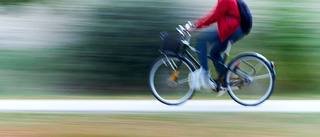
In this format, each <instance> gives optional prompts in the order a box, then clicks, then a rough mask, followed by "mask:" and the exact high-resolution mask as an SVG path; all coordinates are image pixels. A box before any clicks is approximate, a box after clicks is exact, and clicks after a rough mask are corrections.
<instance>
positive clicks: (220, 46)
mask: <svg viewBox="0 0 320 137" xmlns="http://www.w3.org/2000/svg"><path fill="white" fill-rule="evenodd" d="M240 21H241V17H240V13H239V9H238V4H237V0H218V1H217V4H216V6H215V8H214V9H213V10H212V11H211V12H210V13H209V14H207V15H205V16H203V17H201V18H200V19H198V20H197V21H196V22H195V23H194V25H193V27H188V28H187V30H188V31H189V32H191V31H194V30H195V29H202V28H206V27H207V29H205V30H203V31H200V32H199V33H198V35H197V36H196V49H197V50H198V51H199V52H200V53H198V57H199V61H200V64H201V68H200V70H197V71H198V72H200V76H199V77H200V81H201V84H202V87H204V88H212V89H213V90H214V91H216V84H215V83H213V82H211V81H210V79H209V78H210V77H209V75H210V74H209V70H208V62H207V45H208V44H209V43H213V45H212V46H211V49H210V52H209V55H210V56H212V57H213V58H215V59H216V60H218V61H221V62H222V61H223V60H224V59H223V57H222V55H221V53H222V52H223V51H225V50H226V48H227V45H228V42H229V41H232V42H236V41H238V40H239V39H241V38H243V37H244V36H245V34H244V32H243V31H242V29H241V27H240ZM213 23H217V26H213V27H209V26H210V25H211V24H213ZM214 66H215V68H216V70H217V72H218V73H224V72H225V70H222V69H223V68H220V66H219V65H218V64H217V63H214Z"/></svg>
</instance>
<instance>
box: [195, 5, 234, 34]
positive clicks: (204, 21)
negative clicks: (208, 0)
mask: <svg viewBox="0 0 320 137" xmlns="http://www.w3.org/2000/svg"><path fill="white" fill-rule="evenodd" d="M228 4H229V3H228V0H218V3H217V5H216V7H215V8H214V9H213V10H212V11H211V12H210V13H209V14H207V15H205V16H203V17H202V18H200V19H199V20H198V21H196V22H195V25H196V27H197V28H198V29H200V28H203V27H205V26H209V25H211V24H212V23H215V22H216V21H217V19H218V18H219V17H221V16H223V15H225V12H226V11H227V10H228V7H229V6H228Z"/></svg>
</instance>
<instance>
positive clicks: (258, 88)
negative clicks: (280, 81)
mask: <svg viewBox="0 0 320 137" xmlns="http://www.w3.org/2000/svg"><path fill="white" fill-rule="evenodd" d="M228 67H229V70H228V71H227V73H226V76H225V83H227V90H228V94H229V95H230V97H231V98H232V99H233V100H234V101H236V102H237V103H239V104H241V105H244V106H257V105H259V104H261V103H263V102H264V101H266V100H267V99H268V98H269V97H270V96H271V94H272V92H273V89H274V84H275V71H274V68H273V67H272V66H271V64H270V61H268V60H267V59H266V58H265V57H263V56H262V55H260V54H258V53H245V54H241V55H239V56H237V57H236V58H234V59H233V60H232V61H231V62H230V63H229V65H228ZM241 76H244V77H245V78H244V77H241Z"/></svg>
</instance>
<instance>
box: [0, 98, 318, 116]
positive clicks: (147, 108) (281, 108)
mask: <svg viewBox="0 0 320 137" xmlns="http://www.w3.org/2000/svg"><path fill="white" fill-rule="evenodd" d="M0 112H115V113H118V112H121V113H136V112H138V113H139V112H320V100H267V101H266V102H264V103H263V104H261V105H259V106H255V107H245V106H241V105H239V104H237V103H236V102H234V101H233V100H189V101H187V102H186V103H184V104H182V105H179V106H167V105H164V104H162V103H160V102H158V101H157V100H0Z"/></svg>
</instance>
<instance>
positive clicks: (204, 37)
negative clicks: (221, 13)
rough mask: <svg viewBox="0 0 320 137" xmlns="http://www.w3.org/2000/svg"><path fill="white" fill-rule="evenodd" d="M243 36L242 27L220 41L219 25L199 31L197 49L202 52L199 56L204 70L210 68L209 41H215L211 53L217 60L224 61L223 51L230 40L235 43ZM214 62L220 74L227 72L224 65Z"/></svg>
mask: <svg viewBox="0 0 320 137" xmlns="http://www.w3.org/2000/svg"><path fill="white" fill-rule="evenodd" d="M243 37H244V33H243V31H242V29H241V27H239V29H237V30H236V32H234V33H233V34H232V35H231V36H229V37H228V38H227V39H226V40H225V41H222V42H221V41H220V38H219V36H218V29H217V27H210V28H208V29H206V30H204V31H202V32H199V34H198V35H197V36H196V49H197V50H198V51H199V52H200V53H198V57H199V61H200V64H201V67H202V68H203V69H204V70H208V59H207V45H208V44H209V43H213V46H212V47H211V49H210V52H209V55H210V56H211V57H213V58H215V59H216V60H217V61H220V62H223V61H224V59H223V56H222V55H221V53H222V52H224V51H225V50H226V48H227V45H228V41H233V43H234V42H236V41H238V40H239V39H241V38H243ZM213 64H214V66H215V68H216V70H217V72H218V73H219V74H222V73H223V72H225V70H224V69H223V67H222V66H220V65H219V64H218V63H215V62H213ZM222 75H223V74H222Z"/></svg>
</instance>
